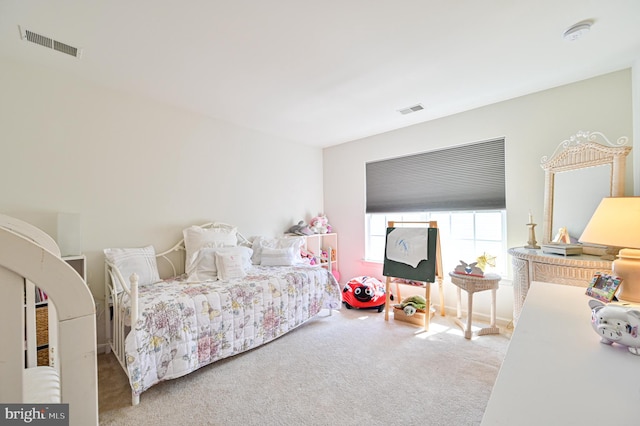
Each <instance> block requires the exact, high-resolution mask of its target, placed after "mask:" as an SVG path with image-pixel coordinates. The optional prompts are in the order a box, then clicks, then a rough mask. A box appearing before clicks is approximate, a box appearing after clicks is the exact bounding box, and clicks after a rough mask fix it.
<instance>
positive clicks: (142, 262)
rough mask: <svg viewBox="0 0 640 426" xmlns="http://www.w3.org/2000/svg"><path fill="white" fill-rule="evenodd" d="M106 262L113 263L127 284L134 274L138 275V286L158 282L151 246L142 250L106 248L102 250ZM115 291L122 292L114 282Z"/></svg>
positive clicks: (120, 287) (156, 266) (153, 252)
mask: <svg viewBox="0 0 640 426" xmlns="http://www.w3.org/2000/svg"><path fill="white" fill-rule="evenodd" d="M104 255H105V257H106V258H107V260H108V261H109V262H111V263H113V264H114V265H115V266H116V267H117V268H118V270H119V271H120V273H121V274H122V277H123V278H124V279H125V280H127V284H128V283H129V281H128V280H129V277H131V274H133V273H134V272H135V273H136V274H138V283H139V284H140V285H147V284H153V283H155V282H158V281H160V274H159V273H158V264H157V262H156V251H155V249H154V248H153V246H147V247H142V248H107V249H104ZM115 284H116V290H117V291H118V292H121V291H122V286H121V285H120V283H119V282H116V283H115Z"/></svg>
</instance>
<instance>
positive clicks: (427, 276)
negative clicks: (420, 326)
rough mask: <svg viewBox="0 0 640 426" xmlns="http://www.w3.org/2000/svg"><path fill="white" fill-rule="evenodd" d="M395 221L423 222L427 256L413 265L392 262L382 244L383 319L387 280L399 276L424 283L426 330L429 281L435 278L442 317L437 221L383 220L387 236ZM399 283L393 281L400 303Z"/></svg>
mask: <svg viewBox="0 0 640 426" xmlns="http://www.w3.org/2000/svg"><path fill="white" fill-rule="evenodd" d="M396 224H399V225H407V224H416V225H427V226H428V228H427V236H428V241H427V244H428V246H427V257H428V259H425V260H422V261H420V263H419V264H418V265H417V266H416V267H415V268H414V267H412V266H411V265H408V264H406V263H402V262H396V261H393V260H390V259H388V258H387V251H386V250H387V247H386V244H385V255H384V268H383V271H382V274H383V275H384V276H386V277H387V280H386V286H385V291H386V301H385V304H384V320H385V321H389V307H390V305H391V302H390V300H391V292H390V290H391V288H390V287H391V280H392V278H402V279H406V280H411V281H416V282H422V283H424V284H423V285H422V286H421V287H423V288H424V289H425V299H426V311H427V312H426V313H425V318H424V330H425V331H429V320H430V318H431V283H432V282H435V280H436V279H437V280H438V293H439V295H440V315H441V316H444V314H445V310H444V292H443V288H442V283H443V279H444V278H443V275H442V253H441V251H440V236H439V233H438V222H437V221H434V220H432V221H427V222H396V221H389V222H388V223H387V237H388V235H389V233H390V232H391V231H393V230H394V229H395V226H396ZM412 229H417V230H420V232H423V231H424V228H423V227H420V228H412ZM400 284H402V283H399V282H396V293H397V299H398V301H399V302H402V298H401V296H400Z"/></svg>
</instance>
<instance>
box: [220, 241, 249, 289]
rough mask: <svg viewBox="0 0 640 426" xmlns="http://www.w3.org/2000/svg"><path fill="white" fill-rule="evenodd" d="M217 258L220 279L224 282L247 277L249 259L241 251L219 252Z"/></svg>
mask: <svg viewBox="0 0 640 426" xmlns="http://www.w3.org/2000/svg"><path fill="white" fill-rule="evenodd" d="M238 248H247V247H238ZM215 257H216V266H217V267H218V278H219V279H221V280H222V281H228V280H231V279H234V278H243V277H244V276H246V275H247V273H246V271H245V267H246V264H247V257H246V256H245V255H244V254H243V253H242V252H241V251H238V250H218V251H216V253H215ZM249 257H250V256H249Z"/></svg>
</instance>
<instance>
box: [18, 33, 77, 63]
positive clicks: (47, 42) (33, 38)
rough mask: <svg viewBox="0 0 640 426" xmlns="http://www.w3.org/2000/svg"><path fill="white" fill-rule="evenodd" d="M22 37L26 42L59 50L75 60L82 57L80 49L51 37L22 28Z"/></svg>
mask: <svg viewBox="0 0 640 426" xmlns="http://www.w3.org/2000/svg"><path fill="white" fill-rule="evenodd" d="M18 28H20V27H18ZM20 37H22V39H23V40H25V41H30V42H31V43H35V44H39V45H40V46H44V47H47V48H49V49H53V50H57V51H58V52H61V53H66V54H67V55H69V56H73V57H74V58H80V56H81V55H82V49H80V48H78V47H73V46H70V45H68V44H65V43H62V42H60V41H58V40H54V39H52V38H50V37H47V36H43V35H42V34H38V33H34V32H33V31H29V30H25V29H22V28H20Z"/></svg>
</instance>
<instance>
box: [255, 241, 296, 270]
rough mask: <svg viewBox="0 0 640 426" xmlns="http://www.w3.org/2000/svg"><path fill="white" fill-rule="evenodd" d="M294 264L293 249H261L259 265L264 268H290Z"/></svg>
mask: <svg viewBox="0 0 640 426" xmlns="http://www.w3.org/2000/svg"><path fill="white" fill-rule="evenodd" d="M295 263H296V256H295V252H294V247H293V246H291V247H287V248H270V247H264V248H263V249H262V258H261V260H260V264H261V265H264V266H291V265H293V264H295Z"/></svg>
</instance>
